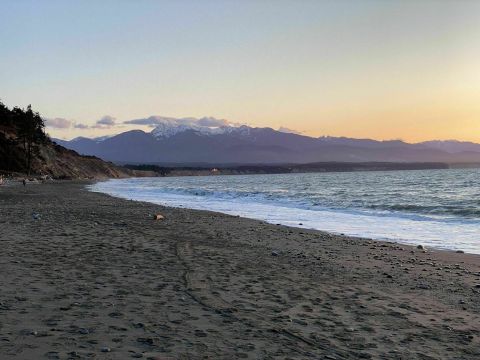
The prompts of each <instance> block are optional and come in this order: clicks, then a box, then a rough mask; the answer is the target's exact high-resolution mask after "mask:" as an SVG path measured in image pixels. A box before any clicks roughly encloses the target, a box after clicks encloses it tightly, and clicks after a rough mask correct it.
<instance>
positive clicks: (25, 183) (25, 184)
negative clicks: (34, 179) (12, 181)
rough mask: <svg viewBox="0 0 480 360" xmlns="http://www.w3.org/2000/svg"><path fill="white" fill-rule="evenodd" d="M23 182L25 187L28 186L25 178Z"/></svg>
mask: <svg viewBox="0 0 480 360" xmlns="http://www.w3.org/2000/svg"><path fill="white" fill-rule="evenodd" d="M22 183H23V187H25V186H27V180H25V179H23V180H22Z"/></svg>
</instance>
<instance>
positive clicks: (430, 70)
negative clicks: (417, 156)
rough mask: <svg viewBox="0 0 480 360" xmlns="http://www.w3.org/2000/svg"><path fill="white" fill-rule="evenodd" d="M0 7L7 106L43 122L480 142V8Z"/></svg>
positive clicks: (395, 4) (0, 61)
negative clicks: (227, 126) (220, 125)
mask: <svg viewBox="0 0 480 360" xmlns="http://www.w3.org/2000/svg"><path fill="white" fill-rule="evenodd" d="M0 5H1V9H2V11H1V12H0V43H1V45H2V53H1V56H0V98H1V99H2V101H3V102H5V103H6V104H7V105H9V106H12V105H20V106H26V105H28V104H30V103H31V104H32V105H33V107H34V108H35V109H37V110H39V111H40V112H41V113H42V114H43V115H44V116H46V117H52V118H53V117H61V118H65V119H69V120H74V121H76V122H77V123H84V124H90V125H93V124H94V123H95V122H96V121H97V120H98V119H100V118H101V117H103V116H105V115H109V116H112V117H115V118H116V119H117V122H121V121H124V120H129V119H133V118H141V117H147V116H150V115H164V116H174V117H183V116H195V117H201V116H215V117H218V118H226V119H229V120H231V121H234V122H242V123H249V124H252V125H256V126H272V127H279V126H286V127H289V128H294V129H297V130H300V131H304V132H305V133H307V134H310V135H324V134H325V135H346V136H356V137H374V138H397V137H401V138H404V139H406V140H419V139H422V138H454V137H456V138H462V139H471V140H480V105H479V104H480V98H479V94H480V72H479V65H478V64H479V63H480V25H479V24H480V1H465V0H464V1H462V0H459V1H390V0H382V1H362V0H351V1H341V0H337V1H320V0H315V1H306V0H305V1H300V0H297V1H293V0H292V1H278V0H277V1H261V0H259V1H226V0H224V1H200V0H197V1H186V0H185V1H182V0H180V1H159V0H157V1H147V0H139V1H133V0H132V1H106V0H102V1H41V0H36V1H26V0H0ZM426 129H428V130H426ZM122 130H125V129H124V128H111V129H105V130H101V129H89V130H79V129H63V130H57V129H50V131H51V132H52V133H53V134H54V135H56V136H62V137H63V136H65V137H72V136H76V135H80V134H85V135H103V134H105V133H107V132H112V131H116V132H118V131H122Z"/></svg>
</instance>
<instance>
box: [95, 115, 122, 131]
mask: <svg viewBox="0 0 480 360" xmlns="http://www.w3.org/2000/svg"><path fill="white" fill-rule="evenodd" d="M116 121H117V119H116V118H114V117H113V116H110V115H105V116H103V117H102V118H101V119H100V120H97V122H96V123H95V125H94V126H93V127H94V128H111V127H113V126H115V125H116Z"/></svg>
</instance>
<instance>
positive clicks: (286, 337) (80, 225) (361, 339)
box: [0, 181, 480, 359]
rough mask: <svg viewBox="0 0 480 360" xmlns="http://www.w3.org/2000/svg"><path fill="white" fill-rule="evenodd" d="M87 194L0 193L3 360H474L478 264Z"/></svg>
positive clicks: (479, 308)
mask: <svg viewBox="0 0 480 360" xmlns="http://www.w3.org/2000/svg"><path fill="white" fill-rule="evenodd" d="M87 183H91V182H87V181H84V182H55V183H47V184H38V185H36V186H30V187H29V186H27V188H25V189H24V188H23V187H20V186H9V187H0V219H1V220H0V222H1V224H0V225H1V227H2V231H1V232H0V240H1V244H2V247H3V251H2V252H1V253H0V271H1V272H2V274H5V276H4V277H3V278H2V280H1V281H0V284H1V285H2V289H4V290H3V291H2V293H1V294H0V333H1V339H2V341H1V342H0V355H2V356H6V357H9V358H10V357H11V358H51V359H54V358H57V359H66V358H72V357H75V356H76V357H79V358H89V357H93V356H96V357H97V358H102V359H103V358H105V359H116V358H132V357H143V358H147V359H148V358H150V359H155V358H162V359H165V358H166V359H169V358H171V359H187V358H188V359H197V358H198V359H201V358H205V357H206V356H210V357H213V358H220V359H222V358H225V359H227V358H251V359H257V358H265V359H284V358H292V359H293V358H295V359H305V358H329V359H358V358H365V359H369V358H370V359H374V358H375V359H376V358H384V359H387V358H388V359H451V358H459V359H460V358H461V359H476V358H478V357H479V356H480V350H479V349H480V346H479V345H480V337H479V334H480V316H479V312H480V299H479V294H480V261H479V260H480V256H479V255H473V254H459V253H455V252H452V251H448V250H433V249H427V251H426V252H424V251H423V250H422V249H417V248H415V247H413V246H409V245H403V244H398V243H392V242H383V241H377V240H369V239H362V238H353V237H345V236H337V235H333V234H329V233H325V232H322V231H318V230H308V229H302V228H294V227H287V226H277V225H272V224H268V223H265V222H263V221H258V220H252V219H248V218H243V217H235V216H231V215H226V214H221V213H215V212H209V211H204V210H190V209H186V208H167V207H163V206H160V205H155V204H150V203H143V202H137V201H129V200H123V199H119V198H115V197H112V196H109V195H106V194H100V193H94V192H90V191H88V190H86V189H84V187H85V185H86V184H87ZM156 213H161V214H163V215H164V216H165V220H157V221H154V220H152V216H153V214H156ZM36 214H37V216H36Z"/></svg>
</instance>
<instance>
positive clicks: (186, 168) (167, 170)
mask: <svg viewBox="0 0 480 360" xmlns="http://www.w3.org/2000/svg"><path fill="white" fill-rule="evenodd" d="M467 165H470V166H467ZM122 166H124V167H126V168H127V169H130V170H135V171H149V172H155V173H157V174H158V175H159V176H196V175H249V174H290V173H316V172H354V171H399V170H437V169H451V168H462V167H480V164H475V166H472V164H448V163H440V162H438V163H437V162H434V163H396V162H359V163H357V162H318V163H309V164H284V165H263V164H258V165H257V164H254V165H221V164H220V165H212V164H198V165H193V164H192V165H181V164H178V165H177V164H176V165H156V164H124V165H122Z"/></svg>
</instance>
